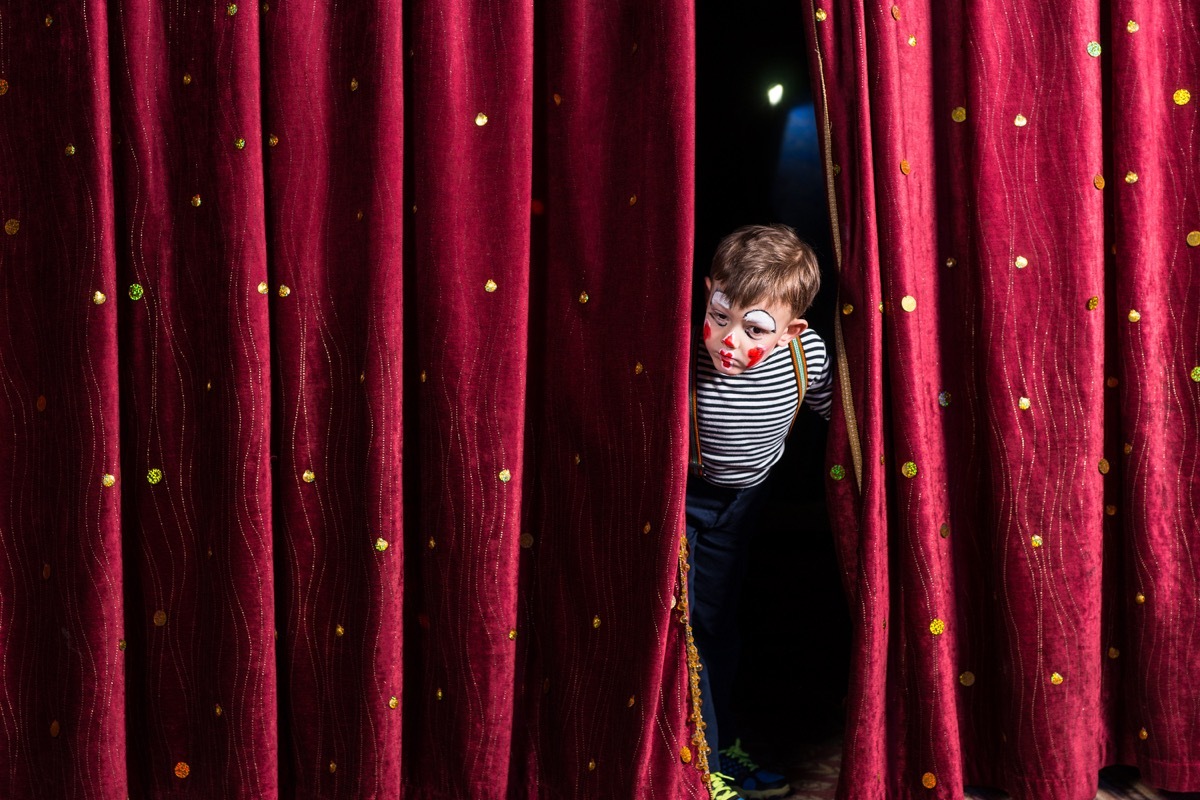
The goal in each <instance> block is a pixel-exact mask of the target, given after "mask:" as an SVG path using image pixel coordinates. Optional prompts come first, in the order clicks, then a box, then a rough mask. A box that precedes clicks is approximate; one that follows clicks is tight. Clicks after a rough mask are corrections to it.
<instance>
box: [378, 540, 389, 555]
mask: <svg viewBox="0 0 1200 800" xmlns="http://www.w3.org/2000/svg"><path fill="white" fill-rule="evenodd" d="M388 546H389V545H388V540H387V539H384V538H382V537H380V538H378V539H376V540H375V549H376V550H378V551H379V552H381V553H382V552H383V551H384V550H387V549H388Z"/></svg>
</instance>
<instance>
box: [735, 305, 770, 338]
mask: <svg viewBox="0 0 1200 800" xmlns="http://www.w3.org/2000/svg"><path fill="white" fill-rule="evenodd" d="M742 319H743V320H745V322H746V324H747V325H757V326H758V327H760V328H762V329H763V330H764V331H766V332H767V333H774V332H775V318H774V317H772V316H771V315H770V314H768V313H767V312H765V311H763V310H762V309H758V308H756V309H754V310H753V311H750V312H747V313H746V316H744V317H742Z"/></svg>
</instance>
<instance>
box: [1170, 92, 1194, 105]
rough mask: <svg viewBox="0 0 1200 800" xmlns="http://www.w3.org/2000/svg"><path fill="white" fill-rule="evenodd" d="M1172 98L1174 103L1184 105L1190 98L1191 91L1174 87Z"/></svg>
mask: <svg viewBox="0 0 1200 800" xmlns="http://www.w3.org/2000/svg"><path fill="white" fill-rule="evenodd" d="M1172 98H1173V99H1174V100H1175V105H1177V106H1186V105H1187V104H1188V101H1189V100H1191V99H1192V93H1191V92H1189V91H1188V90H1187V89H1176V90H1175V94H1174V95H1172Z"/></svg>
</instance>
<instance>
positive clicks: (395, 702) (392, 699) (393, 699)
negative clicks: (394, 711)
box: [388, 695, 400, 708]
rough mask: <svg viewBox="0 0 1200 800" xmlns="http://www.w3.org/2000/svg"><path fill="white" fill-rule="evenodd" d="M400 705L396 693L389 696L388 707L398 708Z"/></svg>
mask: <svg viewBox="0 0 1200 800" xmlns="http://www.w3.org/2000/svg"><path fill="white" fill-rule="evenodd" d="M399 705H400V701H399V700H398V699H397V698H396V695H392V696H391V697H389V698H388V708H396V707H397V706H399Z"/></svg>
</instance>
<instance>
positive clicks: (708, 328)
mask: <svg viewBox="0 0 1200 800" xmlns="http://www.w3.org/2000/svg"><path fill="white" fill-rule="evenodd" d="M710 338H712V326H711V325H709V324H708V320H704V341H706V342H707V341H708V340H709V339H710Z"/></svg>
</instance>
